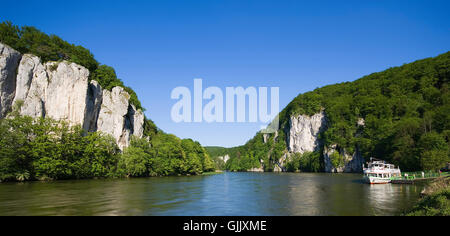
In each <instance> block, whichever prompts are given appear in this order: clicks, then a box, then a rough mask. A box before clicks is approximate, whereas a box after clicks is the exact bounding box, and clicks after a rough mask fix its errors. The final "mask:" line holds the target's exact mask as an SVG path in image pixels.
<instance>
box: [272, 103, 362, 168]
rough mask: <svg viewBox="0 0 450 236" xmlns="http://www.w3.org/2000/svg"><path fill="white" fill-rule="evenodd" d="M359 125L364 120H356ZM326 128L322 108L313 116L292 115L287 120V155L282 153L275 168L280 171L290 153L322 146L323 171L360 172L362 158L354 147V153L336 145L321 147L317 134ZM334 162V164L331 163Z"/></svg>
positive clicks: (311, 150)
mask: <svg viewBox="0 0 450 236" xmlns="http://www.w3.org/2000/svg"><path fill="white" fill-rule="evenodd" d="M358 125H359V126H364V120H362V119H360V120H358ZM326 128H327V118H326V113H325V111H324V110H322V111H321V112H319V113H317V114H314V115H313V116H307V115H299V116H292V117H291V119H290V122H289V132H288V133H289V136H288V137H287V142H288V151H289V154H288V155H286V154H285V155H284V156H283V157H281V158H280V160H279V161H278V163H277V164H278V166H276V170H279V171H282V170H283V169H282V168H283V167H284V165H285V163H286V160H288V159H289V156H290V154H292V153H304V152H313V151H320V150H321V148H323V164H324V171H325V172H335V173H337V172H361V171H362V164H363V163H364V158H363V157H362V156H361V154H360V152H359V151H358V149H357V148H356V151H355V153H353V154H352V153H348V152H347V151H346V150H344V149H339V148H337V145H330V146H329V147H322V146H323V145H322V144H321V143H320V139H319V134H320V133H321V132H324V131H325V130H326ZM333 153H336V154H339V156H338V159H339V160H338V161H337V160H334V161H332V159H333V157H334V156H336V155H334V156H333ZM333 163H334V164H333Z"/></svg>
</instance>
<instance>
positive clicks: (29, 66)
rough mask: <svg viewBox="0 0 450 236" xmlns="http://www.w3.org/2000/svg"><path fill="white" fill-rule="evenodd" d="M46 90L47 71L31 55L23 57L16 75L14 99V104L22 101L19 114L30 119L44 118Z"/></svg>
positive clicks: (38, 60)
mask: <svg viewBox="0 0 450 236" xmlns="http://www.w3.org/2000/svg"><path fill="white" fill-rule="evenodd" d="M28 85H29V86H28ZM47 89H48V75H47V70H46V68H45V66H44V65H43V64H42V63H41V60H40V59H39V58H38V57H36V56H33V55H24V56H23V58H22V60H21V62H20V66H19V70H18V74H17V87H16V97H15V98H14V101H15V102H17V101H19V100H21V101H23V105H22V107H21V110H20V113H21V114H22V115H27V116H31V117H45V115H46V111H45V101H46V100H47Z"/></svg>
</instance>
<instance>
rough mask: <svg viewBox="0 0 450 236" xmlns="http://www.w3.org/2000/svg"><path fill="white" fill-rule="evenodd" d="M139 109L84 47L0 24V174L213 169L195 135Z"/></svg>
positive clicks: (29, 176) (171, 172) (110, 71)
mask: <svg viewBox="0 0 450 236" xmlns="http://www.w3.org/2000/svg"><path fill="white" fill-rule="evenodd" d="M143 110H144V109H143V108H142V106H141V103H140V101H139V100H138V98H137V95H136V93H135V92H134V91H133V90H132V89H131V88H129V87H126V86H124V84H123V83H122V81H121V80H120V79H118V78H117V76H116V74H115V72H114V69H113V68H111V67H108V66H106V65H100V63H98V62H97V61H96V60H95V59H94V57H93V55H92V54H91V53H90V52H89V51H88V50H87V49H85V48H83V47H81V46H75V45H72V44H69V43H67V42H65V41H63V40H62V39H60V38H59V37H57V36H54V35H51V36H49V35H46V34H44V33H42V32H40V31H39V30H37V29H35V28H33V27H26V26H25V27H22V28H19V27H17V26H14V25H12V24H11V23H10V22H4V23H1V24H0V165H1V170H0V181H2V180H15V179H16V180H24V179H41V178H44V179H45V178H51V179H67V178H89V177H104V176H110V175H114V176H124V175H128V176H151V175H174V174H199V173H202V172H203V171H209V170H212V169H213V166H212V162H211V161H210V160H209V156H208V155H207V154H206V152H205V151H204V149H203V147H201V145H200V144H199V143H198V142H194V141H192V140H180V139H179V138H177V137H175V136H173V135H169V134H165V133H164V132H162V131H161V130H159V129H157V127H156V126H155V125H154V124H153V122H152V121H151V120H149V119H147V118H146V117H145V116H144V111H143ZM119 150H122V151H123V153H122V152H120V151H119ZM96 158H98V159H97V160H96Z"/></svg>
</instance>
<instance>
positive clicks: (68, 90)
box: [45, 61, 89, 125]
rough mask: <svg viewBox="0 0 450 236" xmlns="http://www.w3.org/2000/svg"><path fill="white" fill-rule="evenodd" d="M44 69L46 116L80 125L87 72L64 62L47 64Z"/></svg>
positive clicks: (85, 93) (86, 84)
mask: <svg viewBox="0 0 450 236" xmlns="http://www.w3.org/2000/svg"><path fill="white" fill-rule="evenodd" d="M45 67H46V69H47V74H48V78H49V83H48V88H47V93H46V99H45V114H46V116H47V117H51V118H53V119H56V120H66V121H68V122H69V123H70V124H81V125H82V124H83V123H84V116H85V111H86V97H87V91H88V77H89V70H88V69H86V68H84V67H82V66H79V65H77V64H75V63H69V62H65V61H64V62H60V63H57V62H49V63H46V64H45ZM55 68H56V69H55Z"/></svg>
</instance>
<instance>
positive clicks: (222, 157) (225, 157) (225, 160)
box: [218, 154, 230, 163]
mask: <svg viewBox="0 0 450 236" xmlns="http://www.w3.org/2000/svg"><path fill="white" fill-rule="evenodd" d="M218 158H219V159H221V160H222V161H223V162H224V163H227V161H228V160H230V156H229V155H228V154H226V155H225V156H220V157H218Z"/></svg>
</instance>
